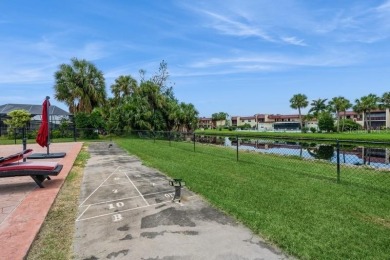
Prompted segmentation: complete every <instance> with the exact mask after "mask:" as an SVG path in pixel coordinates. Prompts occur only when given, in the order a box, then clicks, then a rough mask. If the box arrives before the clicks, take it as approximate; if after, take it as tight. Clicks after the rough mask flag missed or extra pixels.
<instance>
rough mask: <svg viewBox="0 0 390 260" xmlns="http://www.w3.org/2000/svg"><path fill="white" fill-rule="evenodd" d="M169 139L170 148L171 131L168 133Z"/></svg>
mask: <svg viewBox="0 0 390 260" xmlns="http://www.w3.org/2000/svg"><path fill="white" fill-rule="evenodd" d="M168 138H169V146H171V130H169V132H168Z"/></svg>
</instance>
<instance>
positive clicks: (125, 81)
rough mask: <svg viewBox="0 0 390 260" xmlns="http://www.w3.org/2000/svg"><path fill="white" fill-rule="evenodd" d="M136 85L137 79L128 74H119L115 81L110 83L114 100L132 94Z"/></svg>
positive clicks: (117, 100)
mask: <svg viewBox="0 0 390 260" xmlns="http://www.w3.org/2000/svg"><path fill="white" fill-rule="evenodd" d="M137 87H138V83H137V81H136V80H135V79H134V78H133V77H131V76H130V75H128V76H119V77H118V78H117V79H115V83H114V84H112V85H111V92H112V94H114V100H115V101H116V102H119V100H120V99H123V98H124V97H126V96H130V95H131V94H133V93H134V91H135V90H136V89H137Z"/></svg>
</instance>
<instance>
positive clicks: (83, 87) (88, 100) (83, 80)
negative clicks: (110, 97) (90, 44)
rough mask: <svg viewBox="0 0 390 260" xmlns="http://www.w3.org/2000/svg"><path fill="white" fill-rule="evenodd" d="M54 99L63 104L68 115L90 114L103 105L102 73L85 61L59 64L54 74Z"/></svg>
mask: <svg viewBox="0 0 390 260" xmlns="http://www.w3.org/2000/svg"><path fill="white" fill-rule="evenodd" d="M54 91H55V94H54V97H55V99H57V100H58V101H63V102H65V103H66V104H67V105H68V107H69V112H70V113H73V114H74V113H77V112H86V113H91V112H92V110H93V109H94V108H95V107H100V106H102V105H104V103H105V101H106V87H105V81H104V77H103V73H102V72H101V71H100V70H98V69H97V68H96V67H95V65H93V64H92V63H90V62H88V61H86V60H84V59H83V60H78V59H76V58H73V59H71V64H70V65H68V64H61V65H60V67H59V70H58V71H57V72H56V73H55V85H54Z"/></svg>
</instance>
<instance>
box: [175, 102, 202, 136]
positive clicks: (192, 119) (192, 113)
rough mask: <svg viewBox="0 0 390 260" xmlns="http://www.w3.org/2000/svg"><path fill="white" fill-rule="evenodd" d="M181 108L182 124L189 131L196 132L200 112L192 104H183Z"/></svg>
mask: <svg viewBox="0 0 390 260" xmlns="http://www.w3.org/2000/svg"><path fill="white" fill-rule="evenodd" d="M179 106H180V110H181V115H182V118H181V122H180V124H181V125H182V126H184V128H186V130H187V131H188V130H189V131H191V130H194V129H195V128H196V127H197V123H198V115H199V112H198V111H197V110H196V108H195V106H194V105H193V104H191V103H189V104H186V103H184V102H181V103H180V105H179Z"/></svg>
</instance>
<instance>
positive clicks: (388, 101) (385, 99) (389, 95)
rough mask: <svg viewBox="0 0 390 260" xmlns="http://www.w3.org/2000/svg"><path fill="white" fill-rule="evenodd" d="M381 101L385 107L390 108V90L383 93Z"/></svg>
mask: <svg viewBox="0 0 390 260" xmlns="http://www.w3.org/2000/svg"><path fill="white" fill-rule="evenodd" d="M381 103H382V107H383V108H384V109H386V108H390V92H385V93H383V95H382V98H381Z"/></svg>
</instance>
